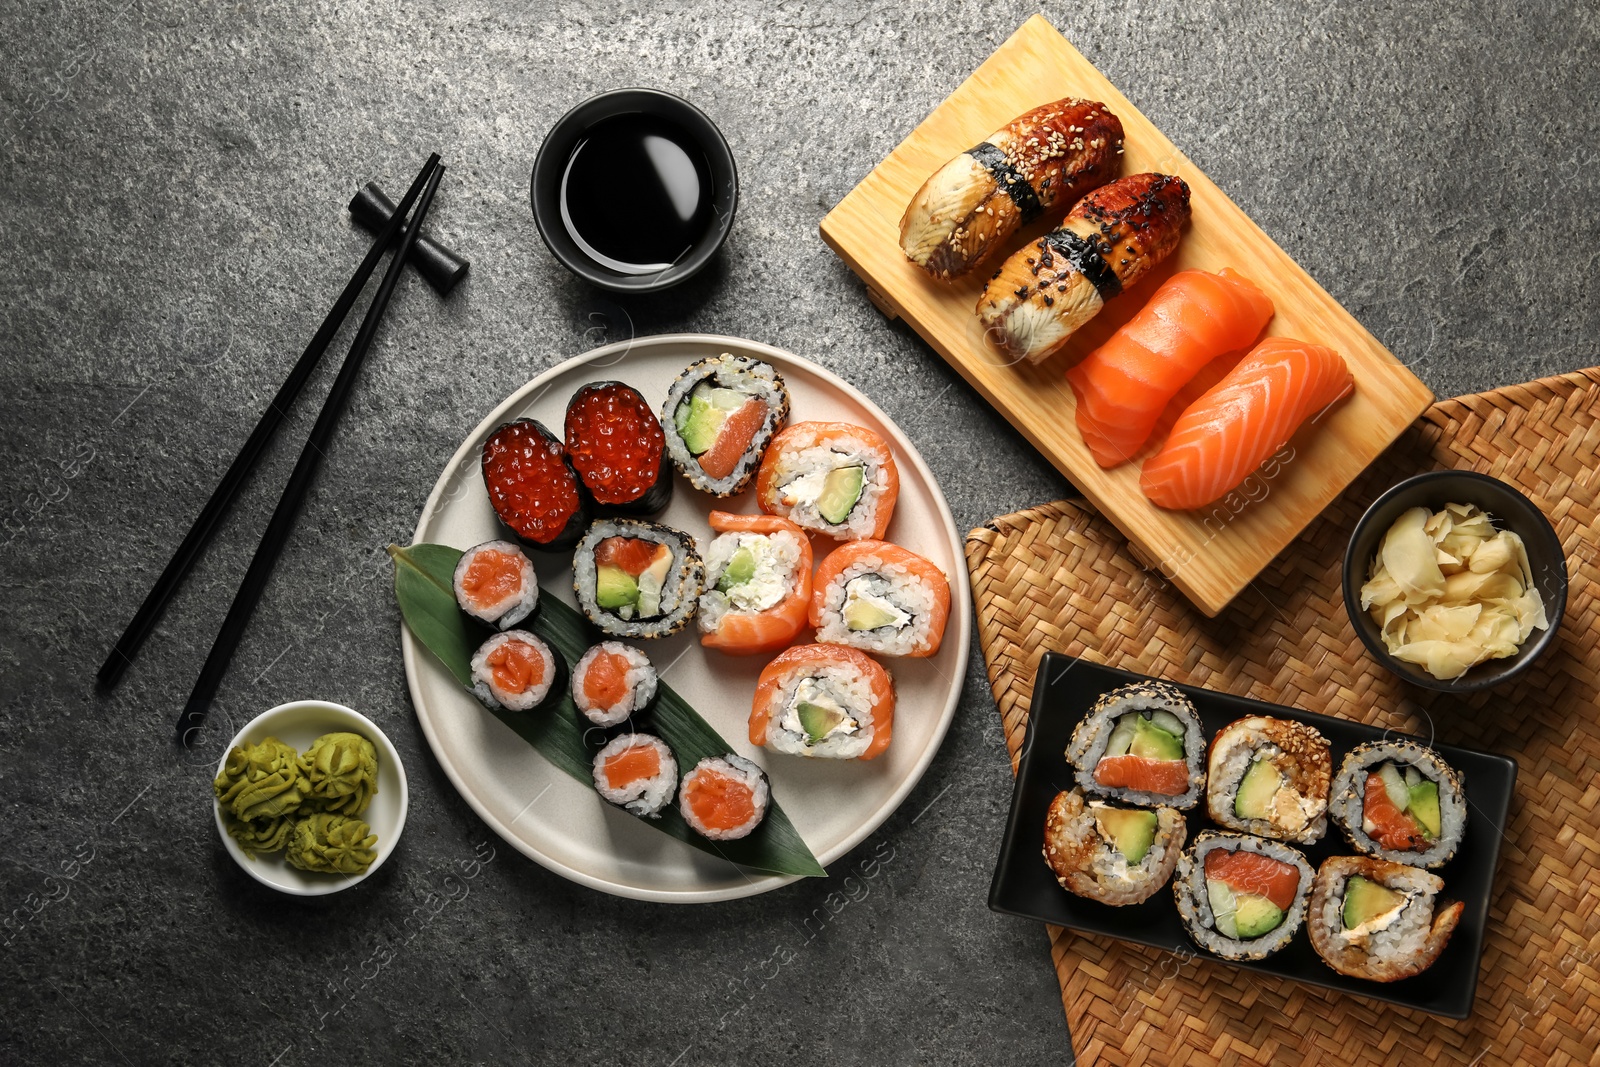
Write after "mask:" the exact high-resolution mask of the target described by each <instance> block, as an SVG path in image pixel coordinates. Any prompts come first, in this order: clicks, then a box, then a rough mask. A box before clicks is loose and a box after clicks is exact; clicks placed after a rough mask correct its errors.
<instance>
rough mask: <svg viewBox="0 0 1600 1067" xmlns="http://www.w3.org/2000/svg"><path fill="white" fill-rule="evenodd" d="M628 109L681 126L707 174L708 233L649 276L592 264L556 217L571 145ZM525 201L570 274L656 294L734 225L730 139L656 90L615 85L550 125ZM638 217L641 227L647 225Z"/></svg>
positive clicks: (735, 185)
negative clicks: (709, 182) (672, 261)
mask: <svg viewBox="0 0 1600 1067" xmlns="http://www.w3.org/2000/svg"><path fill="white" fill-rule="evenodd" d="M633 114H638V115H646V116H650V117H652V118H658V119H662V120H664V121H667V122H670V123H672V124H674V125H676V126H678V127H679V128H681V129H682V130H683V132H684V133H685V134H686V135H687V136H688V138H689V139H690V140H691V141H692V142H693V144H694V145H695V147H697V148H699V149H700V151H701V152H702V153H703V154H704V155H705V161H706V164H707V166H708V168H709V170H710V172H711V187H712V197H711V211H712V219H711V223H710V225H709V226H708V227H707V228H706V232H705V233H704V234H702V235H701V237H700V239H699V240H698V241H697V242H696V243H695V244H694V246H693V247H692V248H690V249H689V251H688V252H687V253H686V254H685V255H683V256H682V257H681V258H679V259H678V261H677V262H675V263H673V264H672V265H671V266H670V267H668V268H667V269H665V270H662V271H658V272H652V273H649V274H624V273H622V272H620V271H616V270H612V269H611V268H609V267H607V266H604V265H603V264H601V263H598V262H596V261H595V260H594V259H593V258H591V257H590V256H589V255H588V254H587V253H586V252H584V250H583V249H582V248H580V247H579V246H578V243H577V242H576V241H574V240H573V239H572V235H571V234H569V233H568V232H567V227H566V225H565V224H564V223H563V222H562V220H561V178H562V174H563V172H564V171H565V169H566V166H567V161H568V160H569V159H570V158H571V156H572V153H573V150H574V149H576V148H577V147H578V144H579V142H580V141H582V140H583V137H584V135H585V134H586V133H587V132H588V131H589V130H590V129H592V128H593V127H594V126H595V125H596V124H597V123H600V122H603V121H605V120H606V119H611V118H616V117H617V116H619V115H633ZM529 200H530V202H531V203H532V205H533V221H534V225H536V226H538V228H539V236H540V237H541V238H542V239H543V240H544V243H545V247H547V248H548V249H550V254H551V255H553V256H555V257H556V259H558V260H560V262H561V264H562V265H563V266H565V267H566V268H567V269H568V270H570V271H572V273H574V274H576V275H577V276H578V277H580V278H582V279H584V280H585V281H587V282H590V283H592V284H594V285H598V286H600V287H601V288H602V289H610V290H612V291H613V292H619V293H654V292H659V291H660V290H662V289H667V288H670V287H671V286H674V285H677V284H678V283H679V282H682V281H685V280H686V279H688V278H691V277H693V276H694V275H695V274H697V273H699V271H700V270H701V269H702V268H703V267H705V265H706V264H707V263H709V262H711V260H712V257H714V256H715V255H716V254H717V250H718V249H719V248H721V247H722V243H723V242H724V241H726V240H727V238H728V231H729V230H731V229H732V228H733V215H734V211H735V209H736V208H737V207H738V204H739V175H738V171H737V170H736V169H735V167H734V163H733V153H732V152H731V151H730V150H729V149H728V142H727V141H725V140H724V139H723V137H722V132H721V131H720V130H718V129H717V127H716V125H715V124H714V123H713V122H712V121H711V120H710V119H709V118H707V117H706V116H705V113H704V112H702V111H701V110H700V109H699V108H697V107H695V106H694V105H693V104H691V103H689V102H688V101H687V100H684V99H683V98H681V97H677V96H673V95H672V94H671V93H665V92H662V91H661V90H659V89H613V90H612V91H610V92H607V93H601V94H600V95H599V96H595V97H590V98H589V99H588V100H585V101H584V102H583V103H581V104H579V105H578V106H577V107H574V108H573V109H572V110H571V111H568V112H567V113H566V114H565V115H563V116H561V118H560V119H559V120H557V122H556V124H555V125H554V126H553V127H551V129H550V132H549V133H548V134H547V135H546V136H545V139H544V143H543V144H541V145H540V146H539V154H538V155H537V156H535V157H534V160H533V177H532V181H531V182H530V187H529ZM632 209H633V207H632V205H629V204H618V205H617V210H618V211H619V212H627V211H630V210H632ZM638 221H639V223H640V225H649V222H650V220H648V219H639V220H638Z"/></svg>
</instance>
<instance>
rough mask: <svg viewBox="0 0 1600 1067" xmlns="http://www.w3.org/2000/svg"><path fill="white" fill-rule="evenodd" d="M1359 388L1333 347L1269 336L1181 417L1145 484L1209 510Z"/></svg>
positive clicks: (1166, 501) (1158, 494)
mask: <svg viewBox="0 0 1600 1067" xmlns="http://www.w3.org/2000/svg"><path fill="white" fill-rule="evenodd" d="M1352 388H1354V386H1353V384H1352V381H1351V378H1350V368H1349V367H1347V366H1345V362H1344V358H1343V357H1342V356H1340V355H1339V353H1337V352H1335V351H1334V350H1333V349H1331V348H1324V347H1323V346H1321V345H1313V344H1307V343H1306V342H1304V341H1295V340H1292V339H1290V338H1287V337H1269V338H1267V339H1266V340H1265V341H1262V342H1261V343H1260V344H1258V345H1256V347H1255V348H1253V349H1251V351H1250V354H1249V355H1247V356H1245V358H1244V360H1243V361H1241V362H1240V364H1239V365H1238V366H1237V367H1235V368H1233V370H1232V371H1230V372H1229V374H1228V376H1227V377H1226V378H1224V379H1222V381H1220V382H1218V383H1217V384H1216V386H1215V387H1213V388H1212V389H1211V390H1210V391H1209V392H1207V393H1206V394H1205V395H1204V396H1202V397H1201V398H1200V399H1199V400H1196V401H1195V402H1194V403H1193V404H1191V405H1189V408H1188V409H1187V410H1186V411H1184V413H1183V414H1182V415H1180V416H1178V421H1177V423H1176V424H1175V425H1174V426H1173V427H1172V433H1171V434H1170V435H1169V436H1168V437H1167V443H1166V444H1164V445H1162V446H1161V451H1159V452H1157V453H1156V454H1155V455H1154V456H1151V457H1150V459H1149V460H1147V461H1146V462H1145V465H1144V470H1143V471H1142V472H1141V473H1140V476H1139V488H1141V489H1143V490H1144V495H1145V496H1147V497H1149V498H1150V501H1151V502H1152V503H1154V504H1155V505H1156V506H1158V507H1163V508H1172V509H1174V510H1179V511H1183V510H1192V509H1194V508H1203V507H1205V506H1206V505H1207V504H1210V503H1213V502H1215V501H1217V500H1220V499H1222V498H1223V497H1224V496H1226V495H1228V493H1229V492H1230V491H1232V490H1233V489H1234V488H1235V487H1237V486H1238V485H1239V483H1240V482H1242V481H1244V480H1245V479H1246V478H1247V477H1249V476H1250V472H1251V471H1254V470H1255V469H1256V468H1257V467H1259V466H1261V464H1262V462H1263V461H1264V460H1266V459H1267V458H1268V457H1269V456H1271V455H1272V454H1273V453H1274V452H1276V451H1278V449H1280V448H1282V447H1283V446H1284V445H1285V444H1286V443H1288V440H1289V438H1291V437H1293V436H1294V433H1295V431H1296V430H1297V429H1299V428H1300V425H1301V424H1302V423H1304V422H1305V421H1306V420H1307V419H1315V418H1316V417H1318V416H1320V415H1321V414H1322V412H1323V410H1324V409H1326V408H1327V407H1328V406H1329V405H1330V404H1333V403H1334V402H1336V401H1338V400H1340V399H1341V398H1343V397H1344V396H1346V395H1347V394H1348V393H1349V392H1350V390H1351V389H1352Z"/></svg>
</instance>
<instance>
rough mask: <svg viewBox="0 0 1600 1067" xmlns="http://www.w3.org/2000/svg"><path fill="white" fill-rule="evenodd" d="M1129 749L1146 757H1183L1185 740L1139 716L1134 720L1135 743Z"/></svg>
mask: <svg viewBox="0 0 1600 1067" xmlns="http://www.w3.org/2000/svg"><path fill="white" fill-rule="evenodd" d="M1128 751H1129V752H1130V753H1132V754H1133V755H1135V756H1141V757H1143V758H1145V759H1183V742H1182V741H1181V740H1179V739H1178V738H1176V737H1173V736H1172V735H1171V734H1169V733H1167V731H1165V730H1163V729H1162V728H1161V727H1159V726H1156V725H1154V724H1152V723H1151V722H1150V720H1149V719H1146V718H1144V717H1143V716H1139V717H1137V718H1135V719H1134V720H1133V744H1132V745H1130V746H1129V748H1128Z"/></svg>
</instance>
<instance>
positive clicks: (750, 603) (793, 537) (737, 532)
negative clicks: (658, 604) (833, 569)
mask: <svg viewBox="0 0 1600 1067" xmlns="http://www.w3.org/2000/svg"><path fill="white" fill-rule="evenodd" d="M710 522H711V528H712V529H713V530H715V531H716V532H717V536H716V537H714V538H712V540H711V545H710V547H709V548H707V549H706V591H705V592H704V593H701V594H700V613H699V624H700V643H701V644H702V645H705V646H706V647H707V648H715V649H718V650H719V651H722V652H728V653H731V654H733V655H741V656H747V655H756V654H759V653H769V654H770V653H773V652H777V651H778V650H779V649H782V648H786V647H788V645H789V643H790V642H791V641H793V640H794V639H795V638H796V637H797V636H799V634H800V631H801V630H803V629H805V626H806V621H807V617H808V614H809V612H810V610H811V541H810V539H809V538H807V537H806V535H805V531H804V530H802V529H800V527H798V526H796V525H795V524H794V523H792V522H790V521H788V520H787V519H780V518H778V517H776V516H774V515H734V514H731V513H729V512H726V511H713V512H712V513H711V516H710Z"/></svg>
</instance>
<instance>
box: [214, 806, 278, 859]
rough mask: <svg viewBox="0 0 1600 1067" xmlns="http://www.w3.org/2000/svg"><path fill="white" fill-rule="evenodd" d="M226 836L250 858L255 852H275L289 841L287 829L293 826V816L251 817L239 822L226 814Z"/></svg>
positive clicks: (254, 855)
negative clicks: (247, 820)
mask: <svg viewBox="0 0 1600 1067" xmlns="http://www.w3.org/2000/svg"><path fill="white" fill-rule="evenodd" d="M224 821H225V822H226V823H227V824H228V836H229V837H231V838H233V839H234V840H235V841H237V842H239V847H240V848H241V849H243V850H244V854H245V855H246V856H248V857H249V858H251V859H255V858H256V853H257V852H277V851H279V850H280V849H282V848H283V846H284V845H287V844H288V843H289V831H290V830H291V829H293V827H294V817H293V816H291V815H280V816H278V817H277V818H275V819H251V820H250V821H249V822H240V821H239V820H238V819H235V818H234V817H233V816H231V815H230V816H227V817H226V818H225V819H224Z"/></svg>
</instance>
